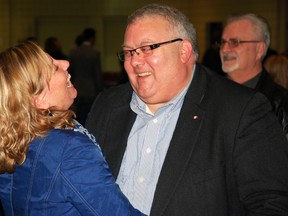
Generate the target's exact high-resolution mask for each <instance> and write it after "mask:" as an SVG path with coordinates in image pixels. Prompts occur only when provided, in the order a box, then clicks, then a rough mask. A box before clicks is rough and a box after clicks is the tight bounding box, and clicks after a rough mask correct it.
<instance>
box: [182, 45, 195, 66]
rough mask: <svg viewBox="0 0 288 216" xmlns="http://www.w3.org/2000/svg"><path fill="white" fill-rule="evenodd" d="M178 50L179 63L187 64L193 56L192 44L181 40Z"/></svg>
mask: <svg viewBox="0 0 288 216" xmlns="http://www.w3.org/2000/svg"><path fill="white" fill-rule="evenodd" d="M180 49H181V50H180V58H181V61H182V62H183V63H187V62H188V61H189V60H190V59H191V57H192V55H193V48H192V44H191V43H190V41H188V40H183V41H182V44H181V46H180Z"/></svg>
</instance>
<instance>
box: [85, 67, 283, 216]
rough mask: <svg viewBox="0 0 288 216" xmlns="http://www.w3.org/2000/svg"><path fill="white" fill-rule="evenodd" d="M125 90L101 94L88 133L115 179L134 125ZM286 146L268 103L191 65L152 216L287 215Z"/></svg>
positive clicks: (89, 121) (221, 78) (128, 86)
mask: <svg viewBox="0 0 288 216" xmlns="http://www.w3.org/2000/svg"><path fill="white" fill-rule="evenodd" d="M132 91H133V90H132V88H131V86H130V85H129V84H125V85H122V86H118V87H115V88H110V89H108V90H107V91H105V92H103V93H102V94H100V95H99V96H98V97H97V98H96V100H95V103H94V105H93V107H92V109H91V112H90V114H89V116H88V120H87V123H86V126H87V127H88V129H89V130H90V131H91V132H92V133H93V134H94V135H95V136H96V138H97V140H98V141H99V143H100V145H101V148H102V150H103V152H104V155H105V156H106V159H107V161H108V164H109V166H110V168H111V170H112V173H113V174H114V176H115V177H117V175H118V172H119V168H120V166H121V161H122V158H123V154H124V152H125V149H126V146H127V139H128V136H129V132H130V130H131V127H132V126H133V123H134V121H135V118H136V114H135V113H134V112H133V111H132V110H131V109H130V101H131V95H132ZM287 152H288V145H287V140H286V138H285V136H284V134H283V132H282V130H281V126H280V124H279V123H278V121H277V118H276V117H275V114H274V113H273V112H272V109H271V105H270V103H269V101H268V100H267V99H266V98H265V97H264V96H263V95H262V94H260V93H257V92H256V91H255V90H252V89H249V88H245V87H243V86H241V85H238V84H235V83H234V82H232V81H230V80H227V79H226V78H223V77H221V76H217V75H216V74H215V73H214V72H211V71H209V70H208V69H205V68H203V67H202V66H200V65H197V66H196V71H195V74H194V77H193V81H192V83H191V85H190V87H189V89H188V92H187V94H186V96H185V99H184V103H183V106H182V108H181V111H180V115H179V118H178V121H177V124H176V128H175V131H174V134H173V136H172V140H171V143H170V145H169V149H168V151H167V155H166V158H165V160H164V164H163V166H162V170H161V173H160V176H159V180H158V184H157V186H156V191H155V194H154V199H153V203H152V209H151V214H150V215H151V216H179V215H181V216H191V215H193V216H215V215H221V216H228V215H229V216H244V215H249V216H252V215H257V216H258V215H273V216H275V215H283V216H284V215H285V216H287V215H288V172H287V170H288V154H287Z"/></svg>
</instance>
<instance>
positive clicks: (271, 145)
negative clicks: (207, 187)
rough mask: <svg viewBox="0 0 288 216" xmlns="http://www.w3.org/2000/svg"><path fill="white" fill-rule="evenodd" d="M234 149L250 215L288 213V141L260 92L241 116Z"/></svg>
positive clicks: (241, 191)
mask: <svg viewBox="0 0 288 216" xmlns="http://www.w3.org/2000/svg"><path fill="white" fill-rule="evenodd" d="M237 134H238V136H237V137H236V141H235V147H234V152H233V163H234V164H233V166H234V171H235V178H236V182H237V185H238V191H239V195H240V200H241V202H242V203H243V204H244V206H245V209H247V212H249V213H248V215H255V216H256V215H273V216H276V215H283V216H284V215H286V216H287V215H288V143H287V140H286V138H285V135H284V134H283V132H282V129H281V126H280V124H279V123H278V121H277V118H276V116H275V114H274V113H273V112H272V111H271V107H270V104H269V102H268V101H267V100H266V99H265V98H264V97H263V96H262V95H260V94H257V95H256V97H254V98H253V100H251V101H250V103H249V104H248V106H247V107H246V109H245V111H244V113H243V117H242V119H241V122H240V125H239V128H238V133H237Z"/></svg>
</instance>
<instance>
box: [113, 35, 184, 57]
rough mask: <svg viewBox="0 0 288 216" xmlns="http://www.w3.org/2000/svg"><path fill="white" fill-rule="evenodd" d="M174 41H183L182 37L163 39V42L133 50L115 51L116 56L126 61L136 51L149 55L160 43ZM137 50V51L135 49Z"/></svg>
mask: <svg viewBox="0 0 288 216" xmlns="http://www.w3.org/2000/svg"><path fill="white" fill-rule="evenodd" d="M176 41H183V39H181V38H177V39H174V40H170V41H165V42H161V43H157V44H151V45H146V46H141V47H138V48H136V49H133V50H123V51H120V52H118V53H117V55H118V58H119V60H120V61H127V60H129V59H131V57H132V56H133V55H134V54H135V53H136V54H137V55H140V54H142V55H143V56H144V57H147V56H149V55H152V53H153V52H152V50H153V49H156V48H159V47H160V46H162V45H165V44H170V43H174V42H176ZM137 50H138V51H137Z"/></svg>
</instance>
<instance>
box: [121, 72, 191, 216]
mask: <svg viewBox="0 0 288 216" xmlns="http://www.w3.org/2000/svg"><path fill="white" fill-rule="evenodd" d="M194 69H195V68H194ZM193 74H194V72H193ZM191 80H192V78H191ZM191 80H190V82H189V84H188V85H187V86H186V87H185V89H183V90H182V92H181V93H180V94H178V95H177V96H176V97H175V98H173V99H172V100H171V101H169V102H168V103H167V104H165V105H164V106H162V107H161V108H159V109H158V110H157V112H156V113H155V114H154V115H153V114H151V112H150V111H149V110H148V108H147V106H146V104H145V103H144V102H143V101H142V100H141V99H140V98H139V97H138V96H137V95H136V94H135V93H133V95H132V99H131V102H130V107H131V109H132V110H133V111H134V112H135V113H136V114H137V117H136V120H135V122H134V125H133V127H132V129H131V131H130V134H129V137H128V143H127V148H126V152H125V154H124V157H123V160H122V165H121V168H120V171H119V175H118V178H117V183H118V184H119V186H120V188H121V190H122V192H123V193H124V194H125V195H126V196H127V197H128V199H129V201H130V202H131V203H132V205H133V206H134V207H135V208H137V209H139V210H140V211H142V212H143V213H145V214H148V215H149V213H150V209H151V206H152V201H153V197H154V192H155V189H156V185H157V181H158V178H159V174H160V172H161V168H162V165H163V162H164V159H165V156H166V153H167V150H168V148H169V144H170V141H171V138H172V135H173V132H174V130H175V126H176V123H177V120H178V117H179V113H180V110H181V107H182V104H183V101H184V97H185V95H186V92H187V90H188V87H189V85H190V83H191Z"/></svg>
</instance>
